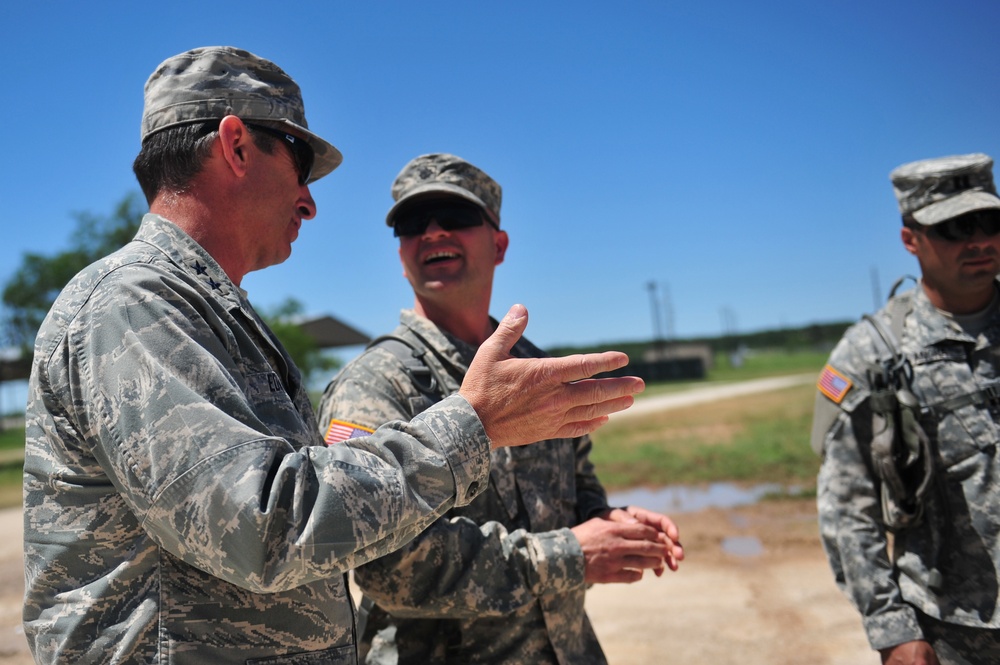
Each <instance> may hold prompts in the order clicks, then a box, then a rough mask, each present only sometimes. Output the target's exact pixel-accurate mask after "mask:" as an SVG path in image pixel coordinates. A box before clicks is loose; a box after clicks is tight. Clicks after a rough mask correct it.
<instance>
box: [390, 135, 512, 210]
mask: <svg viewBox="0 0 1000 665" xmlns="http://www.w3.org/2000/svg"><path fill="white" fill-rule="evenodd" d="M433 194H436V195H439V196H440V195H441V194H450V195H453V196H458V197H461V198H463V199H465V200H467V201H472V202H473V203H475V204H476V205H478V206H480V207H481V208H482V209H483V210H485V211H486V213H487V214H488V215H489V216H490V217H491V218H492V219H493V222H494V223H495V224H496V225H497V226H499V225H500V199H501V196H502V193H501V190H500V185H498V184H497V183H496V181H495V180H493V178H491V177H489V176H488V175H486V173H485V172H483V171H482V170H481V169H479V168H477V167H475V166H473V165H472V164H470V163H469V162H467V161H465V160H464V159H462V158H461V157H456V156H455V155H449V154H446V153H432V154H428V155H420V156H419V157H416V158H415V159H413V160H411V161H410V163H409V164H407V165H406V166H404V167H403V170H402V171H400V172H399V175H397V176H396V180H395V181H394V182H393V183H392V198H393V200H394V201H395V202H396V204H395V205H393V206H392V208H391V209H390V210H389V214H387V215H386V217H385V223H386V224H388V225H389V226H392V225H393V215H395V214H396V212H397V211H398V210H399V209H400V208H401V207H402V206H403V205H405V204H406V203H409V202H412V201H414V200H415V199H416V198H418V197H419V198H425V197H427V196H428V195H433Z"/></svg>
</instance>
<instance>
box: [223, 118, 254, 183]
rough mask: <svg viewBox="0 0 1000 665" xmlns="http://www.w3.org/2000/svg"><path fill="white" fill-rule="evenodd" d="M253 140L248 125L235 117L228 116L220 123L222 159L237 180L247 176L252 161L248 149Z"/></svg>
mask: <svg viewBox="0 0 1000 665" xmlns="http://www.w3.org/2000/svg"><path fill="white" fill-rule="evenodd" d="M252 140H253V139H251V138H250V132H249V131H248V130H247V127H246V125H244V124H243V121H242V120H240V119H239V118H237V117H236V116H235V115H227V116H226V117H225V118H223V119H222V121H221V122H219V145H220V146H221V147H222V158H223V159H224V160H225V161H226V164H228V165H229V168H230V169H231V170H232V172H233V175H235V176H236V177H237V178H242V177H243V176H245V175H246V174H247V164H248V161H249V159H250V151H249V150H248V147H249V144H250V142H251V141H252Z"/></svg>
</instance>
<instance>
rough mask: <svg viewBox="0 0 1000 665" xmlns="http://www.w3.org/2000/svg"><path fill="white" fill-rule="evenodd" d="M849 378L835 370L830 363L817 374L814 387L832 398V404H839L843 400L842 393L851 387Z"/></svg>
mask: <svg viewBox="0 0 1000 665" xmlns="http://www.w3.org/2000/svg"><path fill="white" fill-rule="evenodd" d="M852 385H854V384H853V383H851V380H850V379H848V378H847V377H846V376H844V375H843V374H841V373H840V372H838V371H837V370H835V369H834V368H833V367H831V366H830V365H827V366H826V367H824V368H823V371H822V372H821V373H820V375H819V381H817V382H816V387H817V388H819V391H820V392H821V393H823V394H824V395H826V396H827V397H829V398H830V399H832V400H833V402H834V404H840V403H841V402H842V401H843V400H844V395H846V394H847V391H848V390H850V389H851V386H852Z"/></svg>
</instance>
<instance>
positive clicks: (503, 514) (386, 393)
mask: <svg viewBox="0 0 1000 665" xmlns="http://www.w3.org/2000/svg"><path fill="white" fill-rule="evenodd" d="M393 335H396V336H400V337H402V338H404V339H406V340H408V341H409V342H410V344H412V345H413V346H415V347H416V348H417V349H418V350H424V351H426V352H427V353H425V355H424V362H425V363H426V364H427V365H428V366H430V367H432V368H433V372H432V374H434V375H435V376H436V377H438V379H439V380H440V381H439V383H440V384H443V385H437V386H435V388H434V389H433V390H430V391H428V390H426V388H427V385H428V383H427V382H426V381H425V380H424V379H422V378H421V379H416V380H415V379H414V378H413V376H412V375H411V374H410V373H408V372H407V370H406V367H405V365H404V364H403V363H402V362H401V361H400V360H399V358H398V357H397V356H396V355H395V354H393V353H392V352H391V351H389V350H387V349H386V347H385V346H381V345H375V346H373V347H372V348H371V349H369V350H367V351H366V352H365V353H364V354H362V355H361V356H360V357H359V358H357V359H355V360H354V361H352V362H351V363H350V364H349V365H347V366H346V367H345V368H344V369H343V370H342V371H341V373H340V374H339V375H338V376H337V378H336V379H335V380H334V381H333V382H331V384H330V385H329V386H328V387H327V390H326V392H325V394H324V395H323V399H322V401H321V404H320V426H321V428H322V429H324V430H325V429H326V424H327V423H329V422H330V421H331V420H345V421H349V422H352V423H357V424H360V425H362V426H365V427H372V428H374V427H377V426H378V425H379V424H381V423H382V422H385V421H387V420H394V419H399V418H404V419H405V418H408V417H410V416H411V415H415V414H417V413H420V412H422V411H423V410H424V409H426V408H428V407H430V406H431V405H432V404H435V403H437V402H438V400H441V399H443V398H444V396H445V395H449V394H451V393H453V392H455V391H457V390H458V388H459V386H460V385H461V381H462V378H463V377H464V375H465V372H466V370H467V368H468V365H469V363H470V362H471V361H472V358H473V356H474V354H475V349H473V348H472V347H471V346H469V345H467V344H465V343H463V342H461V341H460V340H457V339H455V338H453V337H451V336H450V335H447V334H446V333H444V332H443V331H441V330H440V329H439V328H437V327H436V326H435V325H434V324H433V323H431V322H430V321H429V320H427V319H425V318H423V317H421V316H419V315H417V314H416V313H415V312H413V311H411V310H406V311H404V312H403V313H402V317H401V324H400V326H399V327H398V328H397V329H396V330H395V331H394V332H393ZM513 354H514V355H517V356H520V357H538V356H541V355H543V354H542V352H541V351H540V350H539V349H537V348H536V347H534V346H533V345H531V344H530V343H529V342H527V340H524V339H522V340H520V341H519V342H518V344H517V345H515V347H514V350H513ZM337 445H339V444H337ZM590 449H591V442H590V439H589V437H581V438H578V439H558V440H550V441H545V442H541V443H537V444H534V445H531V446H525V447H522V448H506V449H502V450H496V451H493V453H492V457H493V463H492V468H491V470H490V479H489V487H488V489H487V490H486V491H485V492H483V494H482V495H480V496H479V497H478V498H477V499H476V500H475V501H473V502H472V503H471V504H469V505H468V506H464V507H461V508H457V509H453V510H450V511H449V512H448V513H447V515H445V516H444V517H443V518H442V519H440V520H438V521H437V522H435V523H434V524H433V525H432V526H431V527H430V528H428V529H427V530H426V531H424V532H423V533H422V534H421V535H420V536H418V537H417V538H416V539H414V540H413V541H412V542H410V543H409V544H408V545H406V546H405V547H403V548H402V549H400V550H399V551H397V552H394V553H392V554H390V555H388V556H385V557H383V558H381V559H378V560H376V561H373V562H371V563H368V564H366V565H364V566H362V567H361V568H359V569H358V570H357V571H355V578H356V580H357V582H358V583H359V585H360V586H361V588H362V589H363V590H364V592H365V593H366V594H367V595H368V596H369V597H370V598H372V599H374V601H375V603H376V607H375V608H374V609H373V610H372V613H371V617H370V620H369V624H368V630H367V631H366V633H365V639H366V640H370V641H371V645H370V646H371V650H370V651H369V652H368V654H367V662H368V663H377V664H380V665H382V664H388V663H396V662H398V663H400V665H403V664H409V663H413V664H416V663H419V664H420V665H426V664H432V663H448V664H455V665H457V664H459V663H463V664H465V663H491V664H498V663H532V664H538V663H561V664H562V665H570V664H573V665H579V664H584V665H586V664H589V663H604V662H605V659H604V655H603V652H602V651H601V647H600V645H599V644H598V642H597V637H596V636H595V634H594V632H593V629H592V628H591V626H590V622H589V620H588V619H587V615H586V613H585V612H584V606H583V605H584V593H585V590H586V588H585V585H584V558H583V552H582V550H581V549H580V546H579V543H578V542H577V540H576V538H575V536H573V534H572V532H570V530H569V527H572V526H574V525H576V524H578V523H579V522H581V521H584V520H586V519H588V518H590V517H592V516H593V515H594V514H595V513H597V512H600V511H602V510H604V509H606V508H607V507H608V505H607V499H606V496H605V493H604V490H603V489H602V487H601V485H600V483H599V482H598V480H597V478H596V476H595V475H594V470H593V466H592V465H591V463H590V461H589V452H590ZM362 651H363V652H364V649H363V650H362ZM397 659H398V661H397Z"/></svg>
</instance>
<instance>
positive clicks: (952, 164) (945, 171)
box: [889, 153, 1000, 226]
mask: <svg viewBox="0 0 1000 665" xmlns="http://www.w3.org/2000/svg"><path fill="white" fill-rule="evenodd" d="M889 179H890V180H892V188H893V190H894V191H895V192H896V199H898V201H899V210H900V212H902V213H903V215H904V216H906V215H909V216H911V217H913V219H915V220H916V221H917V222H919V223H920V224H923V225H926V226H930V225H932V224H939V223H941V222H944V221H946V220H949V219H951V218H952V217H958V216H959V215H963V214H965V213H967V212H972V211H973V210H984V209H987V208H1000V198H998V197H997V189H996V186H995V185H994V184H993V159H992V158H991V157H990V156H989V155H984V154H983V153H973V154H971V155H953V156H951V157H937V158H935V159H925V160H922V161H919V162H910V163H909V164H903V165H902V166H900V167H898V168H896V169H894V170H893V171H892V173H890V174H889Z"/></svg>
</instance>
